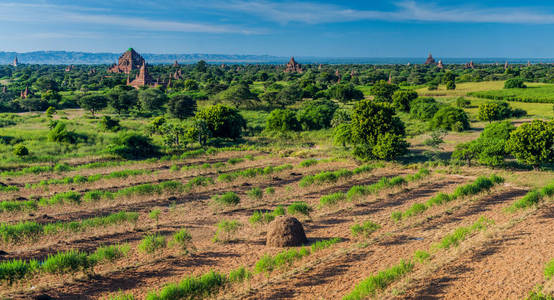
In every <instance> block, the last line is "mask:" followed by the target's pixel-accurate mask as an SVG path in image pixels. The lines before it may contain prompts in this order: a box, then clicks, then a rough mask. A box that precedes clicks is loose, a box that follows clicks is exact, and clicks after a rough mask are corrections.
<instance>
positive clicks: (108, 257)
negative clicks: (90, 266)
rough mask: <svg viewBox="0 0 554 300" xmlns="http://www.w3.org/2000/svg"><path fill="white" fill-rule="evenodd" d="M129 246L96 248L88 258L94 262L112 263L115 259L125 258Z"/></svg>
mask: <svg viewBox="0 0 554 300" xmlns="http://www.w3.org/2000/svg"><path fill="white" fill-rule="evenodd" d="M129 249H130V247H129V245H128V244H125V245H110V246H103V247H98V248H96V251H94V253H93V254H91V255H89V258H90V259H92V260H93V261H95V262H102V261H109V262H113V261H115V260H116V259H119V258H121V257H125V256H126V255H127V253H128V252H129Z"/></svg>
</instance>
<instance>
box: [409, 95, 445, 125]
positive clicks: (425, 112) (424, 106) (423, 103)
mask: <svg viewBox="0 0 554 300" xmlns="http://www.w3.org/2000/svg"><path fill="white" fill-rule="evenodd" d="M439 109H440V104H439V103H437V101H435V99H433V98H418V99H416V100H414V101H412V103H410V116H411V117H412V118H414V119H418V120H422V121H427V120H431V119H432V118H433V116H434V115H435V113H436V112H437V111H438V110H439Z"/></svg>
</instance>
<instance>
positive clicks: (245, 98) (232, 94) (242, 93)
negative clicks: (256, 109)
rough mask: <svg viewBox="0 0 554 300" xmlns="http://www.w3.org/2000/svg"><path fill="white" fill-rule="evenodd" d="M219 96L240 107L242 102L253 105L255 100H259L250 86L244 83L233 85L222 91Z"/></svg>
mask: <svg viewBox="0 0 554 300" xmlns="http://www.w3.org/2000/svg"><path fill="white" fill-rule="evenodd" d="M218 98H219V99H221V100H226V101H229V102H231V103H232V104H233V106H235V108H238V107H239V106H240V105H241V104H247V106H251V105H252V103H253V102H254V101H257V100H258V98H257V97H256V95H254V94H252V92H251V91H250V88H249V87H248V86H247V85H246V84H243V83H239V84H236V85H232V86H231V87H229V88H228V89H227V90H225V91H223V92H221V93H220V94H219V97H218Z"/></svg>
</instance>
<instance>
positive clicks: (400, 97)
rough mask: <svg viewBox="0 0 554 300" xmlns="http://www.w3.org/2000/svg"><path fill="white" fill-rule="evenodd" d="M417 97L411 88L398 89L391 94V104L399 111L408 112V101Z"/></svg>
mask: <svg viewBox="0 0 554 300" xmlns="http://www.w3.org/2000/svg"><path fill="white" fill-rule="evenodd" d="M415 99H417V92H415V91H411V90H398V91H396V92H394V94H393V95H392V105H393V106H394V108H396V109H398V110H399V111H404V112H409V111H410V103H411V102H412V101H413V100H415Z"/></svg>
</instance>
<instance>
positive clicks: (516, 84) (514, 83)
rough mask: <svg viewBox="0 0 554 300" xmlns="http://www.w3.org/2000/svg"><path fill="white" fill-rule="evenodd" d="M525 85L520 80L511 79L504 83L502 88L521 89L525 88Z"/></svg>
mask: <svg viewBox="0 0 554 300" xmlns="http://www.w3.org/2000/svg"><path fill="white" fill-rule="evenodd" d="M525 87H526V86H525V83H524V82H523V79H521V78H512V79H508V80H506V82H504V88H505V89H521V88H525Z"/></svg>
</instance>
